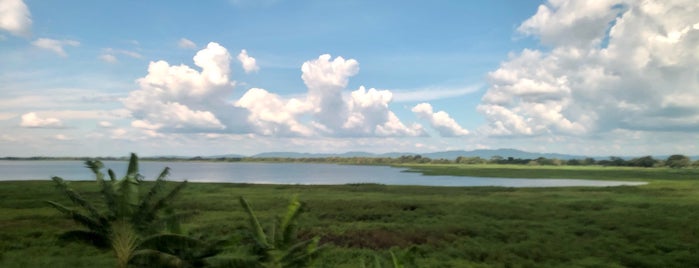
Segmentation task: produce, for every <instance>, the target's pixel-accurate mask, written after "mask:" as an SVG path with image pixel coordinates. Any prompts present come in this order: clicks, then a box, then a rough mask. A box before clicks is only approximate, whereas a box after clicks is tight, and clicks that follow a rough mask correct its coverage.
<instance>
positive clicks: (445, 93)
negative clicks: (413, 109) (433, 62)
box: [391, 85, 483, 102]
mask: <svg viewBox="0 0 699 268" xmlns="http://www.w3.org/2000/svg"><path fill="white" fill-rule="evenodd" d="M482 87H483V86H482V85H471V86H466V87H460V88H445V87H428V88H422V89H416V90H392V91H391V92H392V93H393V101H394V102H417V101H431V100H440V99H447V98H454V97H459V96H463V95H468V94H471V93H474V92H476V91H478V90H480V89H481V88H482Z"/></svg>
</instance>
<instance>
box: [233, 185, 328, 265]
mask: <svg viewBox="0 0 699 268" xmlns="http://www.w3.org/2000/svg"><path fill="white" fill-rule="evenodd" d="M239 201H240V204H241V205H242V206H243V209H244V210H245V212H246V213H247V214H248V218H249V231H250V232H251V237H252V240H253V241H254V245H253V250H252V253H253V255H254V256H253V257H252V258H251V259H237V260H229V261H228V265H221V266H223V267H265V268H282V267H284V268H289V267H309V266H310V265H311V264H312V263H313V261H314V259H315V258H316V257H317V256H318V254H319V253H320V252H321V250H322V247H320V246H319V245H318V243H319V241H320V237H314V238H312V239H308V240H303V241H299V240H298V238H297V236H296V227H297V225H296V221H297V219H298V217H299V215H300V214H301V209H302V206H303V205H302V204H301V202H299V201H298V199H297V198H296V197H294V198H292V199H291V202H290V203H289V205H288V207H287V210H286V214H285V215H284V217H283V218H281V220H280V221H278V222H276V223H275V224H274V225H272V228H271V229H270V230H268V232H265V230H264V229H263V228H262V225H261V224H260V222H259V220H258V219H257V216H256V215H255V212H254V211H253V210H252V207H251V206H250V203H248V201H247V200H245V198H243V197H240V199H239Z"/></svg>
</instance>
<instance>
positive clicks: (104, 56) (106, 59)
mask: <svg viewBox="0 0 699 268" xmlns="http://www.w3.org/2000/svg"><path fill="white" fill-rule="evenodd" d="M99 59H100V60H102V61H104V62H107V63H116V62H118V61H119V60H117V58H116V56H114V55H112V54H102V55H100V56H99Z"/></svg>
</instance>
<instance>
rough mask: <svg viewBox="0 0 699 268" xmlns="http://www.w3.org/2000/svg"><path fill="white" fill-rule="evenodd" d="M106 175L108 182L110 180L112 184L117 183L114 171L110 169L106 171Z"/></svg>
mask: <svg viewBox="0 0 699 268" xmlns="http://www.w3.org/2000/svg"><path fill="white" fill-rule="evenodd" d="M107 174H109V180H111V181H112V182H116V181H117V177H116V174H114V170H112V169H111V168H110V169H107Z"/></svg>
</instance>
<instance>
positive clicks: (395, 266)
mask: <svg viewBox="0 0 699 268" xmlns="http://www.w3.org/2000/svg"><path fill="white" fill-rule="evenodd" d="M388 253H391V263H392V264H393V268H403V265H401V264H400V262H398V258H396V254H393V251H392V250H389V251H388Z"/></svg>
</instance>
